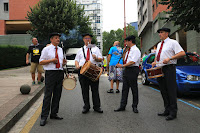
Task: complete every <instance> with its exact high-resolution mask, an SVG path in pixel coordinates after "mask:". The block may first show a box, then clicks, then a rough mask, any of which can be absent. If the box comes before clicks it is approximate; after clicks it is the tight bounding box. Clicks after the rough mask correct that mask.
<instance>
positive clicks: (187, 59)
mask: <svg viewBox="0 0 200 133" xmlns="http://www.w3.org/2000/svg"><path fill="white" fill-rule="evenodd" d="M199 65H200V58H199V56H198V55H195V54H186V55H185V56H184V57H182V58H180V59H178V60H177V66H199Z"/></svg>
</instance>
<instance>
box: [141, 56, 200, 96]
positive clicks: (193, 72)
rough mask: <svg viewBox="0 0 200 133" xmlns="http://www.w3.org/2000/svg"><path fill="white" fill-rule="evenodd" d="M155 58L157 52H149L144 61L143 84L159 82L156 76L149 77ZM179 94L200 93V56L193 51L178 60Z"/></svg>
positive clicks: (177, 79) (177, 78) (177, 80)
mask: <svg viewBox="0 0 200 133" xmlns="http://www.w3.org/2000/svg"><path fill="white" fill-rule="evenodd" d="M154 59H155V53H151V54H149V55H148V56H147V57H146V59H145V60H144V61H143V63H142V70H141V76H142V84H143V85H148V84H149V83H150V82H152V83H154V84H158V82H157V80H156V78H152V79H149V78H148V77H147V69H149V68H151V67H152V65H151V63H152V62H153V61H154ZM176 82H177V94H178V96H179V97H181V96H182V95H183V94H185V93H200V58H199V57H198V56H197V55H195V54H193V53H186V55H185V56H184V57H182V58H180V59H178V60H177V65H176Z"/></svg>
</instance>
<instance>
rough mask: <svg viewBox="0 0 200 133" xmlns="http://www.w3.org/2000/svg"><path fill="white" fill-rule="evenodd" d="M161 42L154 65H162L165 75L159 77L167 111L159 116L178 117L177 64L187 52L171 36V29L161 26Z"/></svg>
mask: <svg viewBox="0 0 200 133" xmlns="http://www.w3.org/2000/svg"><path fill="white" fill-rule="evenodd" d="M157 32H158V33H159V36H160V39H161V42H160V43H159V44H158V47H157V51H156V55H155V60H154V62H153V63H152V67H154V66H155V65H156V66H161V67H162V72H163V73H164V77H159V78H157V81H158V83H159V88H160V91H161V95H162V98H163V101H164V107H165V111H164V112H163V113H158V116H166V120H173V119H175V118H176V117H177V110H178V109H177V84H176V66H175V64H176V63H177V59H178V58H180V57H182V56H184V55H185V52H184V50H183V49H182V47H181V46H180V44H179V43H178V42H177V41H176V40H173V39H170V38H169V33H170V29H168V28H161V29H159V30H158V31H157Z"/></svg>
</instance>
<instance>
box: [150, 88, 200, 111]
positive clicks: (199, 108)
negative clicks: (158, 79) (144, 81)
mask: <svg viewBox="0 0 200 133" xmlns="http://www.w3.org/2000/svg"><path fill="white" fill-rule="evenodd" d="M149 88H151V89H152V90H155V91H157V92H160V91H159V90H157V89H155V88H153V87H149ZM178 101H179V102H182V103H185V104H187V105H189V106H191V107H193V108H195V109H198V110H200V107H197V106H195V105H193V104H194V103H193V104H191V103H188V102H186V101H184V100H181V99H179V98H178ZM197 105H199V104H197Z"/></svg>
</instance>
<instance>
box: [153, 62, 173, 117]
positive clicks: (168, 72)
mask: <svg viewBox="0 0 200 133" xmlns="http://www.w3.org/2000/svg"><path fill="white" fill-rule="evenodd" d="M162 71H163V73H164V77H160V78H157V81H158V83H159V88H160V91H161V95H162V98H163V101H164V107H165V112H166V113H169V114H170V115H173V116H176V115H177V84H176V66H175V65H166V66H164V67H163V69H162Z"/></svg>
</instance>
